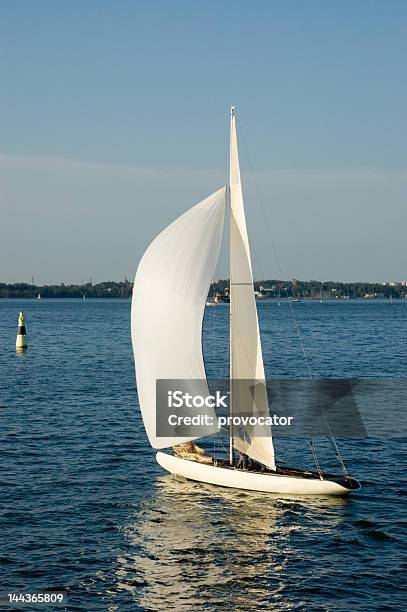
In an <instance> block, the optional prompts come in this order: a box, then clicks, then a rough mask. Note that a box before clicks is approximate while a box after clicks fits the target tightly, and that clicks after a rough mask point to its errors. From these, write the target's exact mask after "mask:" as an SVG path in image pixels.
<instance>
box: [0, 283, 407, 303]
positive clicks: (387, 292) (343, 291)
mask: <svg viewBox="0 0 407 612" xmlns="http://www.w3.org/2000/svg"><path fill="white" fill-rule="evenodd" d="M406 285H407V283H363V282H359V283H342V282H335V281H324V282H321V281H315V280H310V281H300V280H296V279H293V280H289V281H282V280H263V281H256V282H255V283H254V289H255V291H257V292H259V293H262V294H263V296H264V297H271V298H281V299H284V298H287V297H290V298H311V299H328V298H329V299H335V298H350V299H355V298H365V299H368V298H373V299H374V298H388V299H390V298H392V299H398V298H402V299H405V298H406V297H407V286H406ZM228 289H229V280H228V279H224V280H217V281H214V282H213V283H212V284H211V287H210V290H209V297H212V296H213V295H214V294H216V293H220V294H225V293H227V292H228ZM132 290H133V284H132V283H130V282H129V281H127V280H126V281H122V282H114V281H106V282H102V283H96V284H93V283H86V284H84V285H66V284H64V283H61V284H60V285H31V284H29V283H11V284H7V283H0V298H37V297H38V296H40V297H41V298H83V297H85V298H127V299H128V298H130V297H131V294H132ZM159 293H160V287H159V286H157V294H158V295H159Z"/></svg>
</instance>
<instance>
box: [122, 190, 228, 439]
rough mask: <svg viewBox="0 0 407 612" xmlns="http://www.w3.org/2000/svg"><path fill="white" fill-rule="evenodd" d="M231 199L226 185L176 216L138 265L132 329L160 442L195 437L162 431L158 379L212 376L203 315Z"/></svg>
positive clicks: (151, 426) (150, 420)
mask: <svg viewBox="0 0 407 612" xmlns="http://www.w3.org/2000/svg"><path fill="white" fill-rule="evenodd" d="M225 202H226V187H224V188H223V189H220V190H219V191H217V192H215V193H214V194H212V195H211V196H209V197H208V198H206V199H205V200H203V201H202V202H200V203H199V204H197V205H196V206H194V207H193V208H191V209H190V210H188V211H187V212H186V213H184V214H183V215H182V216H181V217H179V218H178V219H176V221H174V222H173V223H172V224H171V225H169V226H168V227H167V228H166V229H165V230H164V231H163V232H161V234H159V236H157V238H156V239H155V240H154V241H153V242H152V243H151V244H150V246H149V247H148V249H147V251H146V252H145V253H144V256H143V258H142V260H141V262H140V264H139V267H138V270H137V274H136V278H135V281H134V288H133V300H132V312H131V332H132V341H133V351H134V359H135V362H136V378H137V390H138V397H139V403H140V408H141V413H142V416H143V421H144V426H145V429H146V432H147V435H148V438H149V441H150V444H151V446H153V447H154V448H166V447H168V446H174V445H176V444H180V443H184V442H187V441H188V440H193V439H194V437H191V438H187V437H179V438H178V437H157V435H156V381H157V380H159V379H184V380H190V381H194V380H205V381H206V375H205V366H204V360H203V354H202V338H201V334H202V320H203V316H204V310H205V303H206V299H207V295H208V290H209V286H210V283H211V281H212V279H213V275H214V273H215V267H216V262H217V260H218V256H219V250H220V245H221V241H222V233H223V225H224V216H225ZM205 385H206V382H205ZM206 393H209V391H206ZM212 416H215V413H213V415H212ZM214 421H215V422H216V420H215V419H214ZM214 431H217V428H216V426H215V427H214ZM208 433H210V432H208Z"/></svg>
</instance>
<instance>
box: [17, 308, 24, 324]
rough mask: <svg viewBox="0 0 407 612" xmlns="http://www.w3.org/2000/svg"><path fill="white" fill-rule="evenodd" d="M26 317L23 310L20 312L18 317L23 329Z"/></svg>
mask: <svg viewBox="0 0 407 612" xmlns="http://www.w3.org/2000/svg"><path fill="white" fill-rule="evenodd" d="M24 321H25V315H24V313H23V311H22V310H20V314H19V315H18V325H19V327H22V326H23V325H24Z"/></svg>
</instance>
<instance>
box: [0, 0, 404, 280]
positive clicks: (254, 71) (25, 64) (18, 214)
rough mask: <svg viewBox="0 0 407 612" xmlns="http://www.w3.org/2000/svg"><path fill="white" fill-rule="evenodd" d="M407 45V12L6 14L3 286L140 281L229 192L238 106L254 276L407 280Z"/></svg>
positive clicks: (6, 7)
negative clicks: (181, 229) (158, 252)
mask: <svg viewBox="0 0 407 612" xmlns="http://www.w3.org/2000/svg"><path fill="white" fill-rule="evenodd" d="M406 31H407V3H405V2H404V1H398V0H391V1H390V2H378V1H375V0H370V1H369V2H366V1H360V0H353V1H350V0H333V1H331V2H326V1H319V0H309V1H307V2H304V1H300V0H256V1H254V2H248V1H240V0H216V1H215V0H206V1H205V2H202V1H196V2H191V1H190V0H189V1H183V0H182V1H181V0H168V1H162V0H152V1H151V0H150V1H144V0H132V1H128V0H121V1H120V2H115V1H114V0H110V1H104V0H97V1H96V0H87V1H86V2H81V1H80V0H71V1H70V2H54V1H52V0H50V1H46V0H37V1H36V2H32V1H30V0H25V1H24V0H3V1H2V2H1V3H0V282H17V281H29V282H31V277H32V276H34V279H35V282H36V283H37V284H45V283H59V282H65V283H69V282H79V283H82V282H87V281H88V280H89V278H92V279H93V281H94V282H98V281H101V280H123V279H124V278H126V277H127V278H129V279H132V278H133V277H134V274H135V271H136V269H137V265H138V262H139V260H140V257H141V256H142V253H143V251H144V250H145V248H146V247H147V246H148V244H149V242H150V241H151V240H152V239H153V238H154V237H155V236H156V235H157V234H158V233H159V232H160V231H161V230H162V229H163V228H164V227H165V226H166V225H167V224H168V223H170V222H171V221H172V220H174V218H176V216H177V215H179V214H181V213H182V212H183V211H185V210H186V209H187V208H189V207H190V206H192V205H193V204H195V203H197V202H198V201H199V200H200V199H202V198H204V197H206V196H207V195H209V194H210V193H212V192H213V191H215V190H217V189H218V188H220V187H221V186H222V185H224V184H226V183H227V181H228V161H229V153H228V147H229V134H228V130H229V108H230V106H231V105H236V107H237V112H238V138H239V145H240V158H241V170H242V181H243V189H244V195H245V206H246V213H247V223H248V230H249V237H250V240H251V245H252V256H253V268H254V276H255V278H257V279H262V278H263V279H264V278H281V277H282V278H287V279H289V278H298V279H304V280H307V279H317V280H328V279H332V280H342V281H375V282H384V281H392V280H404V279H406V278H407V266H406V262H407V240H406V227H407V212H406V200H407V197H406V196H407V164H406V159H407V156H406V154H407V133H406V132H407V130H406V109H407V81H406V78H405V66H406V64H407V57H406V55H407V54H406V51H407V37H406V35H405V32H406ZM217 275H219V276H222V277H225V276H227V266H226V258H225V256H223V257H222V258H221V262H220V265H219V269H218V271H217Z"/></svg>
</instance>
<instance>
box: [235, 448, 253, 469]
mask: <svg viewBox="0 0 407 612" xmlns="http://www.w3.org/2000/svg"><path fill="white" fill-rule="evenodd" d="M238 453H239V460H238V462H237V464H236V468H237V469H238V470H240V469H241V470H247V466H248V461H250V460H249V457H248V456H247V455H245V453H241V452H240V451H238Z"/></svg>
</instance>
